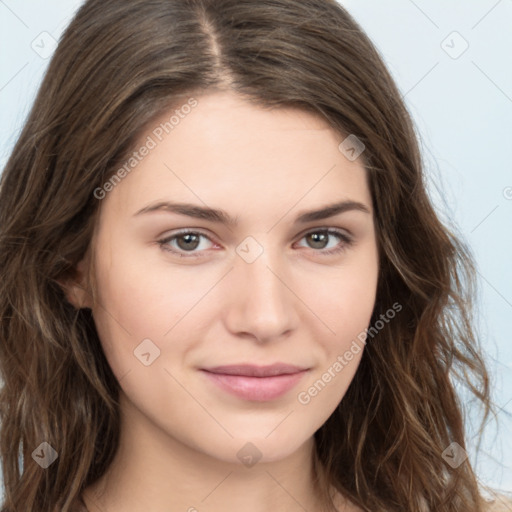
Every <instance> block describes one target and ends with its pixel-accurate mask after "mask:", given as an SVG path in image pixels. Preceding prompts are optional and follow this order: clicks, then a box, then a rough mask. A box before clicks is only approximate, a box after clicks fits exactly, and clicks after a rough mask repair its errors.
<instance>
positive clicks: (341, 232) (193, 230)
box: [159, 226, 353, 244]
mask: <svg viewBox="0 0 512 512" xmlns="http://www.w3.org/2000/svg"><path fill="white" fill-rule="evenodd" d="M329 230H331V231H335V233H334V234H338V235H339V236H343V235H345V236H346V237H347V238H349V239H351V240H352V239H353V234H352V233H351V232H350V231H348V230H347V229H343V228H338V227H334V226H320V227H314V228H308V229H306V230H304V231H302V232H301V233H299V234H298V235H297V238H298V239H299V240H300V239H302V238H304V237H305V236H306V235H308V234H309V233H315V232H319V231H329ZM189 233H193V234H198V235H201V236H204V237H205V238H207V239H208V240H209V241H210V242H212V243H214V244H216V243H217V242H216V241H215V240H214V239H213V238H212V237H211V236H210V235H209V234H207V233H205V232H204V231H202V230H201V229H198V228H183V229H180V230H179V231H177V232H175V233H172V234H170V235H167V236H163V237H162V238H160V239H159V242H169V241H171V240H174V239H175V238H177V237H179V236H180V235H186V234H189ZM332 234H333V233H331V235H332Z"/></svg>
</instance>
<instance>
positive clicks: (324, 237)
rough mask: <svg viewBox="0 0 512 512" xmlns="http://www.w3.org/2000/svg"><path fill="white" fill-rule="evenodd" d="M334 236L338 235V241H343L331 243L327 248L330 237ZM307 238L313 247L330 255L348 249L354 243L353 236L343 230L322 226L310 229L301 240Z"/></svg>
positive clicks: (323, 253)
mask: <svg viewBox="0 0 512 512" xmlns="http://www.w3.org/2000/svg"><path fill="white" fill-rule="evenodd" d="M333 237H336V238H337V239H338V241H341V243H339V242H338V243H337V244H334V245H333V246H332V245H331V247H330V248H328V249H327V250H325V249H326V247H328V246H329V242H330V239H332V238H333ZM303 239H305V240H307V241H308V243H310V244H312V245H310V248H312V249H319V251H317V252H320V253H321V254H322V255H326V256H329V255H331V254H337V253H340V252H341V251H344V250H345V249H347V247H350V245H352V238H351V237H350V236H349V235H347V234H346V233H344V232H343V231H340V230H338V229H332V228H321V229H316V230H315V231H310V232H309V233H306V234H305V235H304V236H303V237H302V238H301V240H303Z"/></svg>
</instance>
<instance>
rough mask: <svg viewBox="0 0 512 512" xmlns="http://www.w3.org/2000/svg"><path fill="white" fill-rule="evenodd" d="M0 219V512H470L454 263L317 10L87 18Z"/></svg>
mask: <svg viewBox="0 0 512 512" xmlns="http://www.w3.org/2000/svg"><path fill="white" fill-rule="evenodd" d="M0 220H1V252H0V254H1V258H2V260H1V263H2V264H1V268H2V269H3V270H2V279H1V283H2V284H1V286H2V293H1V294H0V297H1V299H0V300H1V306H0V307H1V309H0V311H1V314H2V318H3V325H2V331H1V332H2V334H1V336H2V338H1V343H0V347H1V357H0V362H1V372H2V378H3V381H4V386H3V389H2V394H1V399H0V403H1V412H2V430H1V437H0V449H1V455H2V459H3V466H4V482H5V483H4V485H5V490H6V496H5V503H4V505H3V509H2V510H3V511H4V512H13V511H21V510H23V511H26V510H31V511H36V510H37V511H43V510H44V511H47V510H48V511H52V512H53V511H59V512H60V511H66V512H67V511H69V510H88V511H90V512H93V511H95V510H99V511H117V510H119V511H121V510H122V511H124V512H130V511H132V510H133V511H135V510H151V511H155V512H159V511H163V510H166V511H168V510H173V511H174V510H188V511H190V512H191V511H194V510H198V511H201V510H208V511H217V510H233V509H238V508H242V509H244V510H248V511H266V510H280V511H281V510H283V511H292V510H310V511H324V510H332V511H334V510H337V511H344V512H348V511H360V510H365V511H405V510H407V511H436V512H437V511H471V512H478V511H482V510H486V509H487V508H488V505H487V504H486V502H485V501H484V500H483V498H482V496H481V493H480V489H479V486H478V482H477V478H476V476H475V474H474V473H473V470H472V468H471V465H470V462H469V461H468V459H467V455H466V452H465V450H464V446H465V439H464V424H463V419H462V412H461V408H460V405H459V402H458V399H457V395H456V393H455V390H454V387H453V383H452V380H451V379H452V378H458V379H459V380H460V381H462V382H464V383H466V384H467V385H469V387H470V389H472V391H473V393H474V395H475V396H476V398H477V399H478V400H479V401H480V402H481V404H482V406H483V410H484V420H485V419H486V418H487V415H488V414H489V410H490V400H489V386H488V376H487V372H486V368H485V365H484V362H483V360H482V357H481V355H480V352H479V347H478V344H477V341H476V340H475V337H474V335H473V331H472V327H471V323H470V318H471V312H470V310H469V308H468V305H469V304H470V299H471V296H472V288H471V284H472V279H473V276H474V270H473V267H472V262H471V258H470V256H469V253H468V251H467V249H466V248H465V246H464V245H463V244H462V243H461V242H460V241H459V240H457V239H456V237H455V236H454V235H453V234H452V233H451V232H450V231H449V230H448V229H447V228H446V227H445V226H443V225H442V224H441V223H440V221H439V219H438V218H437V216H436V214H435V212H434V210H433V207H432V205H431V203H430V201H429V199H428V197H427V194H426V191H425V185H424V178H423V174H422V163H421V156H420V153H419V150H418V146H417V141H416V138H415V133H414V128H413V125H412V122H411V119H410V117H409V114H408V113H407V111H406V109H405V107H404V104H403V102H402V100H401V96H400V93H399V92H398V90H397V88H396V86H395V84H394V83H393V81H392V79H391V77H390V75H389V73H388V72H387V70H386V68H385V66H384V64H383V62H382V60H381V58H380V56H379V55H378V53H377V51H376V50H375V48H374V47H373V45H372V43H371V42H370V41H369V39H368V38H367V36H366V35H365V34H364V33H363V31H362V30H361V28H360V27H359V26H358V25H357V24H356V23H355V21H354V20H353V19H352V18H351V17H350V16H349V14H348V13H347V12H346V11H345V10H344V9H343V8H341V7H340V6H339V5H338V4H337V3H335V2H331V1H328V0H309V1H307V2H303V1H301V2H299V1H295V0H274V1H272V2H254V1H249V0H243V1H233V0H217V1H213V0H189V1H187V0H153V1H147V0H127V1H125V2H114V1H105V0H103V1H99V0H90V1H87V2H86V3H85V4H84V5H83V7H82V8H81V9H80V10H79V12H78V13H77V15H76V17H75V19H74V20H73V22H72V23H71V25H70V26H69V27H68V29H67V30H66V32H65V34H64V36H63V38H62V40H61V42H60V44H59V47H58V49H57V50H56V52H55V54H54V57H53V59H52V62H51V64H50V66H49V69H48V72H47V75H46V77H45V79H44V81H43V84H42V85H41V88H40V91H39V94H38V97H37V98H36V101H35V104H34V107H33V109H32V112H31V114H30V116H29V119H28V120H27V123H26V126H25V128H24V130H23V132H22V134H21V136H20V138H19V140H18V142H17V144H16V147H15V149H14V151H13V153H12V156H11V158H10V160H9V161H8V163H7V166H6V168H5V170H4V172H3V175H2V181H1V189H0ZM20 452H21V454H22V456H23V459H22V460H23V465H22V466H23V467H22V468H20V467H19V455H20Z"/></svg>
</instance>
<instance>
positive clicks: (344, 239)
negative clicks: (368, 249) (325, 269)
mask: <svg viewBox="0 0 512 512" xmlns="http://www.w3.org/2000/svg"><path fill="white" fill-rule="evenodd" d="M314 233H315V234H318V233H322V234H327V235H333V236H336V237H338V238H339V239H340V240H341V241H342V242H343V243H342V244H341V246H339V247H335V248H333V249H328V250H322V249H318V250H315V249H312V250H313V251H315V252H318V253H320V254H322V255H323V256H332V255H334V254H338V253H341V252H342V251H344V250H346V249H347V248H348V247H350V246H351V245H352V243H353V240H352V238H351V237H349V236H348V235H347V234H345V233H344V232H342V231H339V230H337V229H332V228H318V229H314V230H312V231H308V232H307V233H305V234H304V235H303V236H302V238H301V240H302V239H303V238H305V237H307V236H308V235H311V234H314ZM183 235H200V236H202V237H204V238H206V239H207V240H209V241H210V242H212V243H214V242H213V240H212V239H211V238H210V237H209V236H208V235H206V234H204V233H202V232H201V231H192V230H182V231H179V232H178V233H175V234H174V235H172V236H169V237H166V238H164V239H162V240H159V241H158V242H157V243H158V245H159V246H160V247H161V248H162V250H164V251H167V252H170V253H172V254H175V255H177V256H179V257H181V258H201V257H202V256H200V255H199V254H195V253H193V252H190V253H188V254H187V253H186V252H185V253H184V252H180V251H177V250H175V249H171V248H170V247H169V245H167V244H168V243H169V242H171V241H172V240H175V239H176V238H179V237H180V236H183Z"/></svg>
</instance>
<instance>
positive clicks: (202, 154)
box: [109, 93, 371, 215]
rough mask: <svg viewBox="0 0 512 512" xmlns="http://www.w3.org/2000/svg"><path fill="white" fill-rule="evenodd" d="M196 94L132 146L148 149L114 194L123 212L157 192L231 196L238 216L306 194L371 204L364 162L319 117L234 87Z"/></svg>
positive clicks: (221, 201)
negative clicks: (271, 105)
mask: <svg viewBox="0 0 512 512" xmlns="http://www.w3.org/2000/svg"><path fill="white" fill-rule="evenodd" d="M194 99H195V100H196V102H197V103H196V104H195V106H194V107H193V108H186V109H180V107H179V106H177V107H176V106H175V107H173V108H172V109H170V110H169V111H167V112H165V113H162V115H161V116H160V117H158V118H157V119H155V120H154V121H153V123H152V124H150V125H149V126H148V127H147V129H146V131H145V132H144V133H143V134H142V135H141V137H140V138H139V141H138V142H137V143H136V145H135V148H134V149H135V151H137V149H139V148H142V147H144V146H147V147H150V150H149V151H145V152H144V153H145V156H144V157H143V158H140V161H138V162H137V164H136V166H134V169H133V170H132V171H131V172H130V174H129V176H127V177H126V178H125V179H124V180H123V182H122V183H121V184H120V185H118V186H116V190H114V192H113V193H112V194H111V195H112V196H115V197H116V198H117V202H118V206H119V207H120V208H121V209H122V210H124V211H125V213H126V214H128V213H130V214H132V213H133V212H134V211H135V209H138V208H141V207H143V206H144V202H149V201H155V200H158V199H160V200H169V199H173V200H180V201H188V202H198V201H199V202H203V203H205V204H208V205H210V204H212V205H217V206H221V207H225V206H226V203H228V204H230V205H232V206H233V212H234V214H235V215H238V214H240V212H243V211H250V210H253V211H254V212H256V211H260V214H262V213H263V212H264V211H265V210H266V209H268V207H269V205H275V206H276V207H277V208H278V209H279V210H282V208H284V207H286V206H287V207H288V208H290V207H291V206H292V205H293V204H294V203H296V202H297V201H298V200H301V198H303V199H302V200H301V206H302V207H307V206H308V204H315V205H316V204H318V203H319V202H320V201H321V202H322V203H326V202H334V201H339V200H340V199H353V200H359V201H366V202H367V204H371V201H370V197H369V191H368V187H367V183H366V171H365V169H364V166H363V164H362V162H361V161H360V159H357V160H355V161H350V160H348V159H347V158H346V157H345V156H344V155H343V153H342V152H341V151H340V150H339V147H338V146H339V144H340V143H341V142H342V140H343V138H344V137H343V136H342V135H340V134H339V133H337V132H336V131H335V130H333V129H332V128H331V127H330V126H329V125H328V124H327V122H326V121H325V120H324V119H322V118H320V117H319V116H316V115H314V114H311V113H309V112H306V111H304V110H299V109H293V108H276V109H264V108H262V107H259V106H256V105H254V104H251V103H249V102H248V101H246V100H243V99H241V98H240V97H238V96H236V95H234V94H230V93H212V94H207V95H202V96H196V97H194ZM186 104H187V99H184V100H183V105H186ZM171 118H172V119H171ZM112 199H113V198H112ZM109 200H110V199H109Z"/></svg>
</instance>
